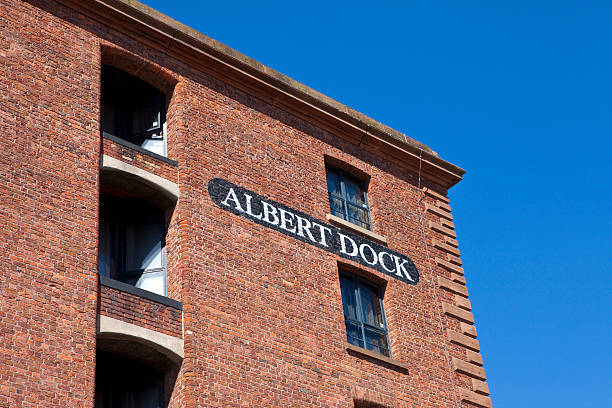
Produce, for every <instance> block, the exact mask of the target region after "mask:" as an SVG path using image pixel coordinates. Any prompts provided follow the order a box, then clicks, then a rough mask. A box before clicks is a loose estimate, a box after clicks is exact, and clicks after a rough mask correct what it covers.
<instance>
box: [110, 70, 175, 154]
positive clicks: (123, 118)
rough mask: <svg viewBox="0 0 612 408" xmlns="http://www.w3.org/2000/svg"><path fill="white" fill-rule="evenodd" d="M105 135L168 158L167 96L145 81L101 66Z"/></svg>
mask: <svg viewBox="0 0 612 408" xmlns="http://www.w3.org/2000/svg"><path fill="white" fill-rule="evenodd" d="M100 117H101V123H100V127H101V130H102V134H109V135H111V136H115V137H118V138H120V139H123V140H126V141H128V142H130V143H133V144H135V145H137V146H140V147H142V148H143V149H146V150H149V151H151V152H153V153H157V154H159V155H162V156H166V137H165V133H166V131H165V126H166V96H165V95H164V94H163V93H162V92H160V91H159V90H158V89H156V88H154V87H153V86H151V85H149V84H148V83H146V82H145V81H143V80H141V79H139V78H136V77H135V76H133V75H130V74H128V73H126V72H124V71H121V70H119V69H117V68H114V67H111V66H109V65H102V90H101V112H100Z"/></svg>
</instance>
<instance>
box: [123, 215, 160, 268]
mask: <svg viewBox="0 0 612 408" xmlns="http://www.w3.org/2000/svg"><path fill="white" fill-rule="evenodd" d="M125 236H126V237H125V240H126V255H125V257H126V270H128V271H131V270H142V269H145V270H146V269H153V268H161V267H162V266H163V264H162V238H163V232H162V226H161V222H154V223H142V224H131V225H127V227H126V231H125Z"/></svg>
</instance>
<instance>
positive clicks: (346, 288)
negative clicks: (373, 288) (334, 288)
mask: <svg viewBox="0 0 612 408" xmlns="http://www.w3.org/2000/svg"><path fill="white" fill-rule="evenodd" d="M340 290H341V292H342V306H343V307H344V316H345V317H348V318H349V319H353V320H357V319H358V318H357V308H356V307H357V301H356V299H355V282H354V281H353V280H352V279H350V278H345V277H342V276H341V277H340ZM359 337H361V336H359Z"/></svg>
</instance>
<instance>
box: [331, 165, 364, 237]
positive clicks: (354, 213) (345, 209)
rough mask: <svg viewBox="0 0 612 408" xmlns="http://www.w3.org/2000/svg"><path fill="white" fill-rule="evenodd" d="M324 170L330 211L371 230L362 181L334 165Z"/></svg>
mask: <svg viewBox="0 0 612 408" xmlns="http://www.w3.org/2000/svg"><path fill="white" fill-rule="evenodd" d="M326 172H327V192H328V194H329V209H330V211H331V213H332V214H333V215H335V216H336V217H340V218H343V219H345V220H347V221H349V222H352V223H353V224H356V225H358V226H360V227H362V228H365V229H368V230H371V229H372V227H371V223H370V210H369V208H368V197H367V194H366V189H365V185H364V183H363V182H362V181H361V180H358V179H356V178H355V177H353V176H351V175H349V174H347V173H345V172H344V171H342V170H340V169H336V168H334V167H327V168H326Z"/></svg>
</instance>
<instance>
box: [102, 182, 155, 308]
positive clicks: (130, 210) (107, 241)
mask: <svg viewBox="0 0 612 408" xmlns="http://www.w3.org/2000/svg"><path fill="white" fill-rule="evenodd" d="M165 235H166V228H165V217H164V212H163V211H162V210H160V209H158V208H156V207H154V206H152V205H151V204H149V203H148V202H146V201H145V200H142V199H139V198H117V197H114V196H111V195H108V194H102V195H101V198H100V237H99V252H98V273H99V274H100V275H102V276H106V277H109V278H111V279H115V280H118V281H121V282H125V283H128V284H130V285H134V286H136V287H139V288H141V289H144V290H148V291H150V292H154V293H157V294H159V295H162V296H165V295H166V241H165Z"/></svg>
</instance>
